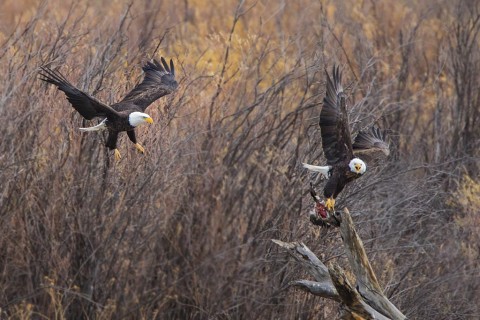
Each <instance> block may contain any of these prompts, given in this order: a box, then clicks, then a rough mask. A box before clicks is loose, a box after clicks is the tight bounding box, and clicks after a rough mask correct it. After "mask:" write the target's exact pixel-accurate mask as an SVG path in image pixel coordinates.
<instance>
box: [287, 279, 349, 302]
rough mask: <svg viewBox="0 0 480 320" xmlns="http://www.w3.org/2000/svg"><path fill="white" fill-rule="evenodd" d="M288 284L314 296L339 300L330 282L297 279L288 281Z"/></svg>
mask: <svg viewBox="0 0 480 320" xmlns="http://www.w3.org/2000/svg"><path fill="white" fill-rule="evenodd" d="M290 286H293V287H297V288H299V289H301V290H303V291H306V292H308V293H311V294H313V295H315V296H319V297H322V298H327V299H331V300H335V301H338V302H340V301H341V300H340V297H339V296H338V293H337V291H336V290H335V286H334V285H333V283H332V282H317V281H310V280H297V281H292V282H290Z"/></svg>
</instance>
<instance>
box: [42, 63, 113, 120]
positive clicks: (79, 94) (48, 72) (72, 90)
mask: <svg viewBox="0 0 480 320" xmlns="http://www.w3.org/2000/svg"><path fill="white" fill-rule="evenodd" d="M40 69H41V72H40V76H41V77H40V80H43V81H45V82H48V83H51V84H54V85H56V86H57V88H58V89H59V90H61V91H63V92H64V93H65V95H66V96H67V100H68V101H69V102H70V103H71V104H72V106H73V107H74V108H75V110H77V111H78V113H80V114H81V115H82V117H84V118H85V119H87V120H91V119H93V118H95V117H108V116H119V114H118V112H117V111H115V110H113V109H112V108H111V107H109V106H107V105H106V104H104V103H102V102H100V101H99V100H97V99H95V98H94V97H92V96H91V95H89V94H88V93H86V92H83V91H82V90H80V89H77V88H76V87H75V86H73V85H72V84H71V83H70V82H68V80H67V79H65V77H64V76H63V75H62V74H61V73H60V72H59V71H54V70H52V69H50V68H48V67H40Z"/></svg>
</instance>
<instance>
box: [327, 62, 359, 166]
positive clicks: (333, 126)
mask: <svg viewBox="0 0 480 320" xmlns="http://www.w3.org/2000/svg"><path fill="white" fill-rule="evenodd" d="M325 73H326V78H327V88H326V95H325V98H324V99H323V108H322V111H321V113H320V130H321V133H322V145H323V152H324V153H325V157H326V158H327V164H329V165H333V164H336V163H338V162H340V161H345V160H347V159H351V158H352V157H353V150H352V139H351V136H350V129H349V125H348V115H347V110H346V95H345V93H344V91H343V87H342V83H341V82H342V74H341V73H340V69H339V67H335V66H334V67H333V70H332V77H333V79H332V78H330V76H329V75H328V72H326V71H325Z"/></svg>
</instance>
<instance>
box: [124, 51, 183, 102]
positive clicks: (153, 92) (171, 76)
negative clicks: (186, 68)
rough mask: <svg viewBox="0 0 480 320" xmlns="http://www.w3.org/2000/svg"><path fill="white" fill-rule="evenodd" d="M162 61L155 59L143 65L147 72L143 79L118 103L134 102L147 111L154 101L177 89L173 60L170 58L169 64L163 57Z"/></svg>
mask: <svg viewBox="0 0 480 320" xmlns="http://www.w3.org/2000/svg"><path fill="white" fill-rule="evenodd" d="M161 62H162V63H161V64H160V63H159V62H158V61H157V60H155V59H154V60H153V61H152V62H147V64H146V65H145V66H143V71H144V72H145V78H144V79H143V81H142V82H141V83H139V84H138V85H137V86H135V88H133V89H132V91H130V92H129V93H128V94H127V95H126V96H125V98H123V100H122V101H120V102H119V103H118V104H117V105H119V106H121V105H131V104H134V105H135V106H136V107H138V108H139V109H140V110H141V111H145V109H146V108H147V107H148V106H149V105H150V104H151V103H152V102H154V101H155V100H157V99H159V98H161V97H163V96H166V95H167V94H170V93H171V92H173V91H174V90H175V89H177V87H178V83H177V81H176V80H175V67H174V65H173V61H172V60H170V66H169V65H168V64H167V62H166V61H165V59H164V58H163V57H162V58H161Z"/></svg>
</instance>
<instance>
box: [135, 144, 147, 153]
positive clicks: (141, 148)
mask: <svg viewBox="0 0 480 320" xmlns="http://www.w3.org/2000/svg"><path fill="white" fill-rule="evenodd" d="M135 148H137V150H138V151H139V152H140V153H145V148H144V147H142V146H141V145H140V143H135Z"/></svg>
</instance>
